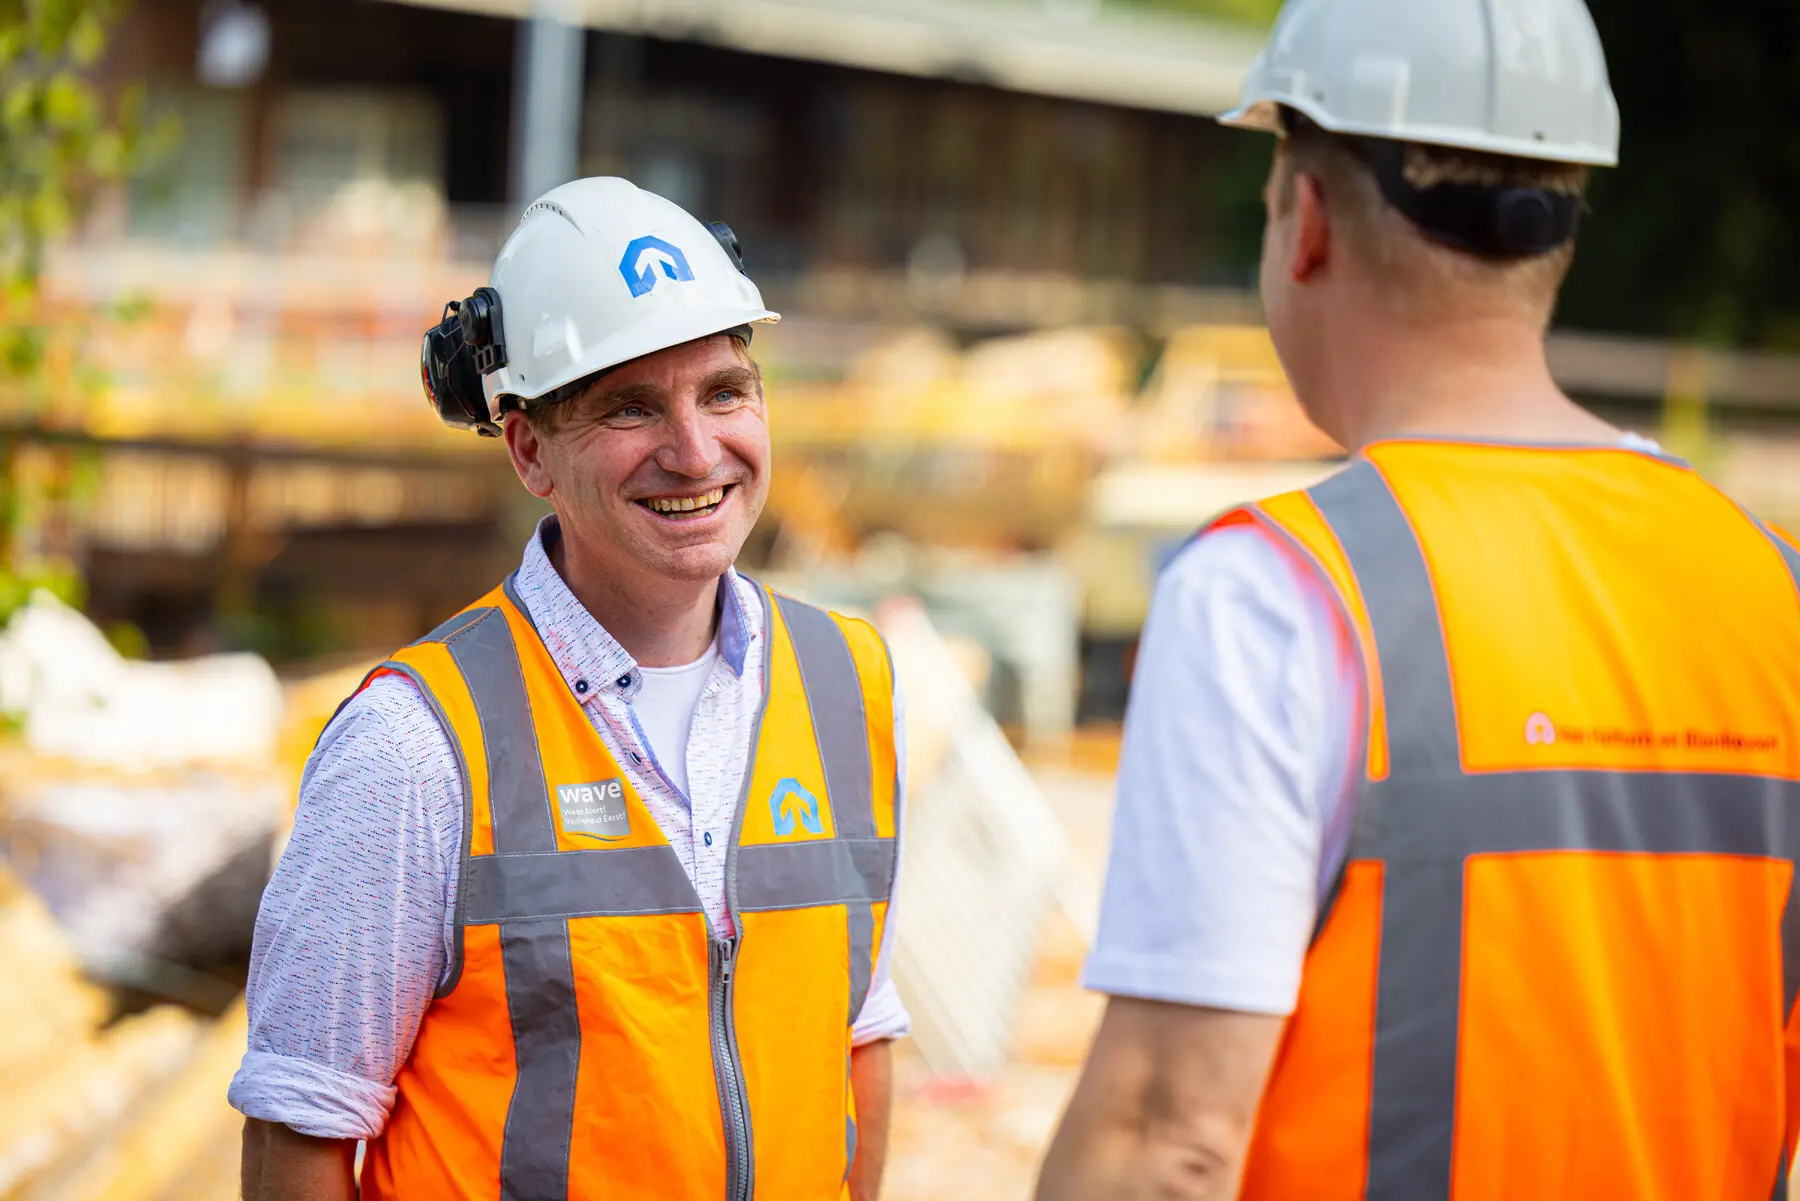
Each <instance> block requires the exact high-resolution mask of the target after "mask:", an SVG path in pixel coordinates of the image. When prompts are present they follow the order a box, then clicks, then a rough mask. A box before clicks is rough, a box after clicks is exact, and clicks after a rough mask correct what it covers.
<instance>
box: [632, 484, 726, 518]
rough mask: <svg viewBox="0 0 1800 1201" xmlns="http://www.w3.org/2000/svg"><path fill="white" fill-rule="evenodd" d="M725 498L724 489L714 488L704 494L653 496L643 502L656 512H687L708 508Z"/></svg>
mask: <svg viewBox="0 0 1800 1201" xmlns="http://www.w3.org/2000/svg"><path fill="white" fill-rule="evenodd" d="M724 499H725V489H723V488H714V489H713V490H712V491H711V492H708V493H707V494H706V495H704V496H655V497H651V498H650V499H649V500H646V501H645V502H644V503H645V504H646V505H648V506H650V507H651V508H652V509H654V510H656V511H657V512H658V513H687V512H690V511H691V510H694V509H710V508H712V507H713V506H714V505H716V504H718V503H719V502H720V501H722V500H724Z"/></svg>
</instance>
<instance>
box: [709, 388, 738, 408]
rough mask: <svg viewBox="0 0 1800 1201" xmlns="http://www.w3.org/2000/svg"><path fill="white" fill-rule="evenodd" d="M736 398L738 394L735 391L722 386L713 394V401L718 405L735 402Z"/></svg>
mask: <svg viewBox="0 0 1800 1201" xmlns="http://www.w3.org/2000/svg"><path fill="white" fill-rule="evenodd" d="M737 398H738V394H737V393H736V392H733V391H732V390H731V389H730V388H724V389H721V390H720V391H718V392H716V393H714V394H713V403H714V404H720V405H728V404H734V403H736V401H737Z"/></svg>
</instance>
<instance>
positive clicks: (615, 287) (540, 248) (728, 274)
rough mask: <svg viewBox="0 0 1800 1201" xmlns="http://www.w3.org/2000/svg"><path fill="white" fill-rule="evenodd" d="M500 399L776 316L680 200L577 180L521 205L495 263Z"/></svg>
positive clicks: (622, 183) (619, 183) (624, 185)
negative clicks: (522, 209) (501, 353)
mask: <svg viewBox="0 0 1800 1201" xmlns="http://www.w3.org/2000/svg"><path fill="white" fill-rule="evenodd" d="M490 282H491V286H492V288H493V289H494V291H496V292H498V293H499V297H500V304H499V307H500V326H501V336H502V338H503V340H504V341H503V347H504V359H505V361H504V363H503V364H502V365H501V366H499V367H498V368H497V369H496V370H493V371H492V372H490V373H489V374H487V375H485V376H484V377H483V379H482V390H483V392H484V393H485V394H486V397H487V401H488V408H489V412H490V415H491V416H492V417H493V418H494V419H495V420H498V419H499V417H500V401H501V398H503V397H512V398H515V399H516V400H519V401H527V400H535V399H538V398H539V397H543V396H546V395H548V394H549V393H551V392H554V391H556V390H557V389H558V388H561V387H563V386H564V385H566V384H571V383H574V382H576V381H578V380H581V379H584V378H585V377H587V376H590V375H593V374H594V373H595V372H598V371H604V370H605V369H606V368H608V367H616V366H618V365H619V364H620V363H624V362H628V361H629V360H631V359H635V358H639V357H641V356H643V355H647V354H653V353H655V352H656V351H659V350H666V349H668V348H669V347H671V346H679V345H681V344H682V343H683V342H691V341H693V340H694V339H696V338H704V337H707V336H708V335H710V334H718V333H724V332H725V331H727V330H731V329H736V328H738V327H739V326H745V325H750V324H752V323H754V322H759V321H779V320H781V316H780V314H778V313H772V312H770V311H769V310H768V309H767V308H766V307H764V305H763V299H762V293H761V292H759V291H758V290H757V287H756V285H755V284H754V283H752V282H751V281H750V278H749V277H748V276H747V275H745V274H744V272H743V270H742V268H741V267H740V265H739V263H738V261H737V259H736V258H735V257H734V253H733V252H732V251H729V250H727V249H726V248H725V246H724V244H723V243H721V241H720V240H719V238H718V237H717V236H715V235H714V233H713V231H712V230H711V229H710V228H708V227H707V226H705V225H702V224H701V223H700V222H699V221H698V220H696V219H695V218H694V217H693V216H692V215H690V214H689V213H688V212H687V211H686V210H685V209H683V208H682V207H681V206H680V205H678V204H675V203H674V202H672V201H669V200H665V199H663V198H662V197H661V196H658V195H656V194H655V193H653V192H646V191H643V190H642V189H640V188H638V187H636V186H635V185H634V184H632V183H631V182H630V181H629V180H624V179H615V178H610V177H600V178H592V179H577V180H575V181H573V182H572V183H566V184H563V185H562V186H561V187H558V188H553V189H552V190H550V191H549V192H546V193H545V194H544V195H543V196H541V197H539V198H538V199H537V200H536V201H534V202H533V203H532V204H531V205H530V206H529V207H528V208H526V210H525V215H524V216H523V217H521V218H520V219H519V224H518V227H517V228H516V229H514V230H513V232H512V236H511V237H509V238H507V240H506V245H505V246H503V247H501V250H500V257H499V258H498V259H496V260H495V261H494V272H493V276H492V279H491V281H490Z"/></svg>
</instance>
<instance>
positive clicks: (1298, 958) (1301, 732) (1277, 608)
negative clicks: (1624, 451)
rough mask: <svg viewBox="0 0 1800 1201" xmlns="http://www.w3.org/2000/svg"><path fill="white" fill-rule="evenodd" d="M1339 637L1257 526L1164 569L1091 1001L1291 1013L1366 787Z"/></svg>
mask: <svg viewBox="0 0 1800 1201" xmlns="http://www.w3.org/2000/svg"><path fill="white" fill-rule="evenodd" d="M1624 444H1625V445H1626V446H1628V447H1631V448H1632V449H1635V450H1642V451H1647V452H1650V453H1660V448H1658V447H1657V445H1656V444H1655V443H1654V442H1651V441H1649V440H1647V439H1644V438H1640V437H1636V436H1633V435H1627V436H1626V438H1625V439H1624ZM1350 639H1351V634H1350V632H1349V630H1348V629H1347V628H1346V627H1345V624H1344V620H1343V618H1342V617H1341V616H1340V615H1339V612H1338V609H1337V606H1336V604H1335V602H1334V601H1333V600H1332V598H1331V596H1330V594H1329V593H1328V592H1327V591H1326V585H1325V584H1324V583H1323V582H1322V581H1320V580H1319V579H1317V578H1316V577H1315V576H1313V575H1312V573H1311V572H1309V571H1307V570H1306V569H1305V568H1303V567H1301V566H1300V565H1299V564H1297V563H1296V562H1295V561H1294V560H1293V559H1291V558H1290V557H1289V556H1288V555H1286V554H1285V553H1283V552H1282V551H1281V550H1279V549H1277V547H1276V546H1275V544H1274V543H1273V542H1272V541H1270V540H1269V537H1268V536H1267V535H1266V534H1263V533H1261V532H1259V531H1257V530H1256V529H1255V528H1253V527H1248V526H1232V527H1228V528H1226V529H1222V530H1216V531H1213V532H1212V533H1209V534H1207V535H1206V536H1205V537H1203V538H1198V539H1195V540H1194V541H1193V542H1192V543H1190V544H1189V545H1188V546H1186V547H1184V548H1183V549H1182V551H1181V552H1180V553H1179V554H1177V555H1176V557H1175V558H1174V560H1173V561H1172V562H1171V563H1170V564H1169V566H1168V568H1167V569H1166V570H1165V571H1164V573H1163V576H1162V578H1161V580H1160V581H1158V584H1157V589H1156V596H1155V600H1154V602H1153V603H1152V605H1151V608H1150V618H1149V621H1148V623H1147V624H1146V625H1145V628H1144V637H1143V641H1142V643H1141V645H1140V647H1139V650H1138V656H1137V662H1138V669H1137V676H1136V678H1135V679H1134V680H1133V681H1132V687H1131V705H1130V709H1129V711H1128V712H1127V714H1126V718H1125V743H1124V747H1123V749H1122V751H1121V757H1120V762H1119V780H1118V795H1119V800H1118V809H1117V811H1116V813H1115V815H1114V818H1113V841H1112V851H1111V858H1110V861H1109V863H1108V867H1107V873H1106V888H1105V893H1104V895H1103V898H1102V903H1101V910H1100V928H1099V931H1098V933H1097V935H1096V936H1095V939H1094V946H1093V950H1092V952H1091V953H1090V955H1089V957H1088V962H1087V969H1086V973H1085V975H1084V978H1083V983H1084V984H1086V986H1087V987H1088V988H1091V989H1093V990H1095V991H1097V992H1104V993H1109V994H1112V995H1114V996H1125V997H1140V998H1143V999H1146V1000H1153V1001H1171V1002H1175V1003H1178V1004H1184V1005H1198V1006H1207V1007H1212V1008H1218V1009H1231V1010H1237V1011H1240V1012H1246V1013H1266V1014H1276V1015H1286V1014H1289V1013H1292V1012H1293V1009H1294V1004H1295V1002H1296V1000H1297V999H1298V997H1299V993H1300V972H1301V968H1302V965H1303V963H1304V961H1305V958H1306V950H1307V947H1308V945H1309V944H1310V943H1311V941H1312V933H1313V928H1314V925H1315V922H1316V920H1317V917H1318V906H1319V901H1320V898H1321V897H1322V896H1323V895H1324V891H1325V889H1326V887H1327V886H1328V885H1329V884H1330V881H1331V879H1332V877H1333V876H1334V875H1335V874H1336V873H1337V869H1338V867H1339V866H1340V865H1341V864H1342V863H1343V861H1344V856H1345V854H1346V853H1347V851H1348V849H1349V840H1350V822H1351V817H1352V816H1353V810H1354V807H1355V806H1354V801H1355V797H1356V790H1357V787H1358V785H1359V783H1360V781H1359V779H1358V775H1359V773H1360V770H1361V757H1360V755H1358V754H1357V753H1356V751H1357V748H1356V746H1355V740H1356V739H1357V738H1358V737H1359V733H1358V731H1359V730H1360V729H1361V724H1362V716H1361V712H1362V709H1361V707H1362V704H1363V684H1362V676H1361V669H1360V667H1359V666H1358V663H1357V660H1356V654H1355V650H1354V647H1353V645H1352V643H1351V640H1350Z"/></svg>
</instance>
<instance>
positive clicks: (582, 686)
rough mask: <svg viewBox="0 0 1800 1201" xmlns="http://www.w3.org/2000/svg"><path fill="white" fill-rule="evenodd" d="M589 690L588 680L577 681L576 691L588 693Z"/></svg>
mask: <svg viewBox="0 0 1800 1201" xmlns="http://www.w3.org/2000/svg"><path fill="white" fill-rule="evenodd" d="M587 689H588V683H587V681H586V680H576V681H575V691H576V692H586V691H587Z"/></svg>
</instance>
